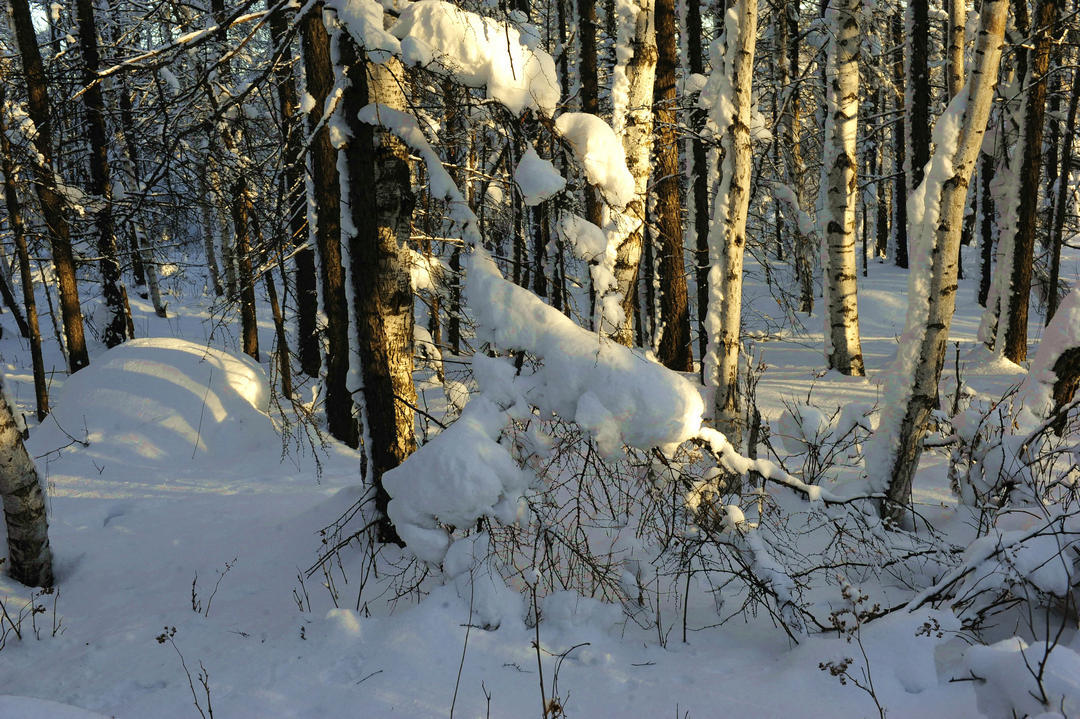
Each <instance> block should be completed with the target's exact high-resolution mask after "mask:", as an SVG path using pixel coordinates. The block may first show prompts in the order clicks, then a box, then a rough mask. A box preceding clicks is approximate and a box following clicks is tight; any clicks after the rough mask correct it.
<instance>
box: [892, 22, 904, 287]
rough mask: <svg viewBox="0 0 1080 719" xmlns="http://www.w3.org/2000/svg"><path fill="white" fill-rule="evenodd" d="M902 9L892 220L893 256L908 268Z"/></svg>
mask: <svg viewBox="0 0 1080 719" xmlns="http://www.w3.org/2000/svg"><path fill="white" fill-rule="evenodd" d="M901 25H902V23H901V20H900V13H899V12H896V13H895V14H894V15H893V16H892V43H893V46H894V47H895V48H896V58H895V59H894V60H893V84H894V85H895V90H896V92H895V97H896V109H897V110H898V111H899V112H898V113H897V119H896V124H895V125H893V163H894V165H893V175H894V177H895V178H896V179H895V180H894V181H893V222H892V233H891V235H892V246H893V260H894V261H895V262H896V266H897V267H900V268H903V269H907V266H908V241H907V188H908V182H907V171H906V170H905V167H906V158H907V124H906V123H905V121H904V120H905V118H906V116H907V101H906V100H907V91H906V89H905V87H906V83H905V78H904V47H905V43H904V34H903V30H902V27H901Z"/></svg>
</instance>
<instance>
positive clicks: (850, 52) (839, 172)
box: [818, 0, 865, 377]
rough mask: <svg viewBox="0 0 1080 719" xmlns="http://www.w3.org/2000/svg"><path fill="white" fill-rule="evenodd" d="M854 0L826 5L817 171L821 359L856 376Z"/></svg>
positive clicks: (859, 353) (856, 70) (859, 367)
mask: <svg viewBox="0 0 1080 719" xmlns="http://www.w3.org/2000/svg"><path fill="white" fill-rule="evenodd" d="M860 7H861V3H860V2H859V0H846V2H844V3H839V4H837V5H836V6H830V7H829V10H828V13H827V16H826V19H827V22H828V24H829V25H830V26H831V27H832V28H833V33H832V38H831V40H830V41H829V52H828V62H827V66H826V71H825V75H826V82H827V92H826V117H825V148H824V151H823V152H824V156H823V157H822V168H821V192H822V198H821V203H820V204H821V212H820V215H819V217H818V222H819V224H820V226H821V236H822V243H823V245H824V252H823V254H824V258H823V259H824V261H823V263H822V264H823V266H824V269H825V280H824V282H823V286H824V288H825V317H826V324H825V359H826V365H827V366H828V367H829V369H836V370H839V371H840V372H842V373H843V374H846V375H855V376H860V377H861V376H862V375H863V374H865V370H864V368H863V357H862V343H861V341H860V338H859V303H858V297H857V290H856V276H857V272H858V270H857V267H856V262H855V199H856V192H857V185H856V175H857V167H858V166H857V164H856V155H855V153H856V150H855V140H856V136H857V134H858V125H859V65H858V60H859V41H860V36H859V24H858V21H857V19H856V18H857V15H858V13H859V9H860Z"/></svg>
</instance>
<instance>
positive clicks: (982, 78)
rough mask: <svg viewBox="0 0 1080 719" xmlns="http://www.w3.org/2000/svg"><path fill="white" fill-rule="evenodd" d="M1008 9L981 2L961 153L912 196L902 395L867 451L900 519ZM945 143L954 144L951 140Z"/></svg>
mask: <svg viewBox="0 0 1080 719" xmlns="http://www.w3.org/2000/svg"><path fill="white" fill-rule="evenodd" d="M1008 6H1009V3H1008V0H986V1H985V2H984V3H983V6H982V12H981V14H980V19H979V31H978V34H977V36H976V48H975V62H974V65H973V67H972V71H971V75H970V76H969V78H968V82H967V85H968V92H967V93H966V94H961V95H960V96H958V97H957V98H956V99H955V100H954V101H953V103H952V105H951V106H950V109H949V112H955V111H959V110H962V111H963V115H962V117H961V120H960V124H959V135H958V138H957V142H956V145H955V150H954V151H953V152H951V153H950V155H949V156H939V157H935V159H934V163H935V165H934V174H932V175H931V176H930V177H928V178H927V179H926V181H925V184H924V186H923V187H920V188H919V189H918V190H917V191H916V192H915V193H913V199H912V201H913V202H920V203H922V205H923V208H924V209H923V213H922V214H921V218H920V222H919V223H917V224H913V226H912V238H913V240H914V241H913V244H912V251H913V253H915V252H916V251H917V252H918V254H917V256H913V262H912V273H913V274H912V276H911V279H910V280H909V283H910V284H909V290H908V304H909V309H908V325H907V329H906V330H905V333H904V336H903V337H902V338H901V344H900V352H901V353H902V354H901V355H900V357H899V358H898V363H897V365H896V370H895V371H894V372H893V373H891V374H890V375H889V376H888V377H887V378H886V387H885V393H886V395H887V396H889V397H894V398H896V399H894V400H893V401H891V402H890V403H889V404H888V405H886V407H885V408H884V409H883V411H882V418H881V424H880V426H879V429H878V432H877V433H876V435H875V438H874V445H873V446H872V447H871V448H868V449H869V451H868V455H867V456H868V461H867V475H868V477H869V479H870V482H871V487H872V488H873V489H875V490H877V491H883V492H884V493H885V494H886V496H887V498H888V501H889V503H888V505H887V506H886V507H885V508H884V509H885V512H886V514H888V515H890V516H892V517H894V518H898V517H900V516H902V515H903V512H904V509H903V508H904V506H906V505H907V503H908V502H909V500H910V497H911V481H912V478H913V477H914V476H915V470H916V469H917V468H918V464H919V457H920V456H921V454H922V440H923V436H924V435H925V433H926V426H927V421H928V419H929V417H930V413H931V412H932V411H933V409H934V408H935V406H936V403H937V397H938V382H939V381H940V379H941V369H942V366H943V364H944V362H945V349H946V346H947V343H948V339H949V327H950V326H951V324H952V316H953V311H954V309H955V307H956V290H957V265H958V263H959V252H960V234H961V231H962V229H963V218H964V205H965V199H966V197H967V188H968V183H969V182H970V180H971V174H972V170H973V169H974V167H975V161H976V159H977V158H978V154H979V149H980V148H981V146H982V140H983V135H984V134H985V132H986V121H987V118H988V117H989V115H990V106H991V104H992V102H993V97H994V85H995V84H996V83H997V73H998V63H999V60H1000V58H1001V45H1002V38H1003V37H1004V33H1005V19H1006V16H1007V12H1008ZM961 103H962V104H961ZM942 146H948V147H951V146H952V143H951V142H944V143H943V145H939V147H942ZM939 152H942V151H939ZM901 400H902V401H901Z"/></svg>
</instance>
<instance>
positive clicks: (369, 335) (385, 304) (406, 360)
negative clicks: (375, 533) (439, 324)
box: [338, 33, 417, 542]
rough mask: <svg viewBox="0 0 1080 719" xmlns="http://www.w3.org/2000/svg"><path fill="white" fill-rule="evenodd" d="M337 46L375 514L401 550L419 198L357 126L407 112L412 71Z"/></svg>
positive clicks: (400, 161)
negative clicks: (343, 85) (396, 518)
mask: <svg viewBox="0 0 1080 719" xmlns="http://www.w3.org/2000/svg"><path fill="white" fill-rule="evenodd" d="M338 37H339V38H340V42H341V45H340V46H339V47H340V49H341V52H340V54H339V56H340V57H341V58H342V61H343V63H344V65H345V66H346V68H348V70H347V72H348V77H349V81H350V87H349V88H348V89H347V90H346V93H345V98H344V103H343V105H344V107H343V112H344V115H345V117H346V119H347V122H348V123H349V127H350V130H351V135H352V137H351V138H350V140H349V145H348V149H347V150H346V163H345V164H346V166H347V168H348V176H349V205H348V206H349V210H350V212H351V214H352V224H353V226H355V227H356V235H355V236H353V237H352V238H350V242H349V257H350V261H351V265H350V267H351V276H352V282H353V301H354V303H355V315H356V324H357V337H358V340H359V342H358V345H357V346H358V350H359V353H360V362H361V367H362V370H363V378H364V388H363V395H364V419H365V426H366V429H367V438H368V439H369V440H370V442H371V447H370V457H371V470H372V474H371V477H372V481H373V484H374V486H375V491H376V494H375V507H376V509H377V510H378V512H379V513H380V516H381V521H380V524H379V535H380V539H381V541H384V542H400V539H399V537H398V535H397V532H396V531H395V529H394V527H393V525H392V524H391V523H390V521H389V519H388V518H387V516H386V506H387V504H388V503H389V500H390V496H389V494H387V492H386V490H385V489H384V488H383V486H382V477H383V475H384V474H385V473H386V472H388V471H390V470H391V469H394V468H395V467H397V466H398V465H400V464H401V463H402V462H404V461H405V459H406V458H407V457H408V456H409V455H410V454H412V453H413V452H414V451H416V433H415V422H416V417H415V414H414V411H415V410H414V409H413V408H414V407H416V401H417V397H416V387H415V385H414V384H413V292H412V285H411V281H410V276H409V259H408V246H407V243H408V239H409V234H410V229H411V225H412V211H413V207H414V205H415V203H416V198H415V196H414V195H413V192H412V177H411V170H410V167H409V153H408V149H407V148H406V147H405V145H404V143H402V142H401V140H399V139H398V138H396V137H394V136H393V135H391V134H390V133H389V132H386V131H385V130H377V129H375V128H373V127H372V126H371V125H367V124H364V123H362V122H360V121H358V120H356V119H355V118H356V114H357V112H358V111H359V110H360V109H361V108H362V107H363V106H364V105H367V104H368V103H377V104H378V107H380V108H386V109H387V110H398V111H404V110H405V109H406V103H405V95H404V92H403V91H402V88H401V83H402V81H403V72H404V70H403V66H402V64H401V62H400V61H399V60H397V59H396V58H395V59H391V60H390V61H388V62H387V63H385V64H376V63H368V62H365V60H364V58H363V56H362V55H360V53H359V52H358V50H357V49H356V47H355V46H354V44H353V41H352V39H351V38H349V37H348V36H347V35H346V34H345V33H341V34H340V35H339V36H338ZM350 65H351V67H350ZM372 188H374V191H372Z"/></svg>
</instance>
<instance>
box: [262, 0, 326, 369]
mask: <svg viewBox="0 0 1080 719" xmlns="http://www.w3.org/2000/svg"><path fill="white" fill-rule="evenodd" d="M266 5H267V7H268V8H271V9H272V8H273V7H275V6H276V5H278V3H277V2H275V0H266ZM289 17H290V15H289V13H287V12H286V10H285V9H284V8H279V9H278V10H277V11H276V12H274V13H273V14H271V15H270V36H271V38H273V42H274V45H275V46H278V47H280V46H281V44H282V43H285V42H289V33H288V29H289V28H288V24H289ZM292 59H293V53H292V50H291V45H290V47H289V48H285V49H283V51H282V57H281V61H280V62H278V63H277V64H276V65H275V66H274V84H275V85H276V86H277V93H278V111H279V112H280V113H281V127H282V130H283V131H284V133H285V157H284V161H283V165H284V168H283V169H284V172H283V178H282V182H283V184H284V196H285V202H284V209H285V213H286V216H287V218H288V228H289V242H288V243H286V244H287V245H290V246H293V247H296V248H301V249H297V250H296V252H295V255H294V262H295V263H296V274H295V282H296V345H297V347H296V349H297V352H298V354H299V355H300V370H301V371H302V372H303V373H304V374H306V375H307V376H308V377H318V376H319V369H320V366H321V364H322V358H321V357H320V354H319V334H318V325H317V322H316V314H317V310H318V303H319V297H318V290H317V283H316V280H315V251H314V250H313V249H312V248H311V247H310V246H307V245H308V237H307V208H306V207H305V206H304V205H305V192H304V159H303V157H302V154H301V147H300V144H301V140H302V139H303V137H302V135H303V132H302V130H301V126H300V122H299V108H298V106H297V102H296V80H295V77H294V75H293V70H292ZM266 282H267V290H269V289H270V286H271V285H272V284H273V281H272V280H271V279H270V278H269V276H268V277H267V278H266ZM285 291H286V293H287V292H288V287H286V289H285ZM279 343H280V340H279ZM286 362H287V358H286Z"/></svg>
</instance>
